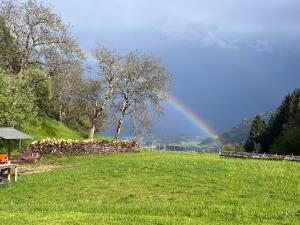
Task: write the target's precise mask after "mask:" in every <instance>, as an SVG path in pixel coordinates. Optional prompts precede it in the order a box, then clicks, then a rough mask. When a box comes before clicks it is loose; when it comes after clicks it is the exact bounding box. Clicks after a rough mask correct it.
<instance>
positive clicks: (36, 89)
mask: <svg viewBox="0 0 300 225" xmlns="http://www.w3.org/2000/svg"><path fill="white" fill-rule="evenodd" d="M20 79H23V80H24V84H25V85H26V86H27V87H26V88H27V89H28V88H29V89H31V90H32V92H33V94H34V103H35V106H36V107H38V109H39V115H47V112H48V109H49V107H50V104H51V79H50V77H49V76H48V75H47V74H46V73H44V72H43V71H42V70H40V69H38V68H31V69H28V70H25V71H23V72H22V73H21V74H20Z"/></svg>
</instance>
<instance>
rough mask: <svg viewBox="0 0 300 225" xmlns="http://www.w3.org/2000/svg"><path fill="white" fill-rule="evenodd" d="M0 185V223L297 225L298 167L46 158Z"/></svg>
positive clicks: (159, 155) (208, 157)
mask: <svg viewBox="0 0 300 225" xmlns="http://www.w3.org/2000/svg"><path fill="white" fill-rule="evenodd" d="M54 162H55V163H56V164H57V163H58V164H60V165H61V166H62V167H60V168H57V169H53V170H51V171H49V172H43V173H35V174H24V175H21V176H20V178H19V181H18V182H17V183H12V184H10V185H1V186H0V202H1V204H0V218H1V219H0V224H39V225H40V224H235V225H236V224H268V225H269V224H300V164H299V163H293V162H276V161H256V160H243V159H224V158H219V157H218V156H217V155H215V154H197V153H175V152H158V151H153V152H150V151H143V152H140V153H124V154H114V155H103V156H99V155H88V156H49V157H48V159H46V160H43V161H42V162H40V163H39V165H37V166H41V165H47V164H51V163H54Z"/></svg>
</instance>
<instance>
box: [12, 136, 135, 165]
mask: <svg viewBox="0 0 300 225" xmlns="http://www.w3.org/2000/svg"><path fill="white" fill-rule="evenodd" d="M139 147H140V144H139V142H137V141H97V140H83V141H78V140H65V139H51V138H46V139H43V140H41V141H35V142H33V143H32V144H30V145H29V146H27V147H26V148H24V149H22V150H21V152H20V154H19V155H18V156H16V157H15V158H14V161H15V162H18V161H19V162H20V161H21V162H22V161H23V162H35V161H36V160H38V159H40V158H42V157H43V156H45V155H47V154H50V153H61V154H82V155H86V154H111V153H116V152H135V151H137V150H138V149H139Z"/></svg>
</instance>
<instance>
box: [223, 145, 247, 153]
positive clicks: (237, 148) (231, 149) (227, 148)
mask: <svg viewBox="0 0 300 225" xmlns="http://www.w3.org/2000/svg"><path fill="white" fill-rule="evenodd" d="M223 150H224V151H229V152H243V151H244V147H243V145H242V144H237V143H230V144H226V145H224V146H223Z"/></svg>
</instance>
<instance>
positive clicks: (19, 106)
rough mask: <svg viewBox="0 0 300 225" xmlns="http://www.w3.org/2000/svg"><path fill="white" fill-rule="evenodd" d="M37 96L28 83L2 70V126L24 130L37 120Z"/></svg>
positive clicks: (0, 86) (0, 94)
mask: <svg viewBox="0 0 300 225" xmlns="http://www.w3.org/2000/svg"><path fill="white" fill-rule="evenodd" d="M34 101H35V96H34V94H33V92H32V89H31V88H30V87H29V86H28V85H27V81H26V80H24V79H22V78H20V77H16V76H11V75H10V74H9V73H8V72H7V71H5V70H3V69H0V108H1V110H0V125H8V126H15V127H19V128H23V127H25V126H26V124H28V123H30V122H32V121H34V120H36V118H37V107H36V106H35V104H34Z"/></svg>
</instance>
